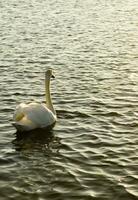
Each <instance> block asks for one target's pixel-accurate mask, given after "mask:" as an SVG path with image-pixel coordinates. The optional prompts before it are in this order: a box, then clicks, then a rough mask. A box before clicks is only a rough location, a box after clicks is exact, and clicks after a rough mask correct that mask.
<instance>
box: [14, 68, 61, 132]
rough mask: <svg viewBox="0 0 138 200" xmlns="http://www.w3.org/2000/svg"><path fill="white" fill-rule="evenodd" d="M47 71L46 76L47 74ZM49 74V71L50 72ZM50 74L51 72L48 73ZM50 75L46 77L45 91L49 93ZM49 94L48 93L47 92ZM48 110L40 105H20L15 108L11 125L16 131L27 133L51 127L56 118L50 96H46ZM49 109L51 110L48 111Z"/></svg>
mask: <svg viewBox="0 0 138 200" xmlns="http://www.w3.org/2000/svg"><path fill="white" fill-rule="evenodd" d="M49 71H50V70H48V72H47V73H48V74H49ZM50 72H51V71H50ZM50 74H52V72H51V73H50ZM50 74H49V76H48V75H47V79H48V80H47V83H48V84H46V87H47V88H46V89H47V91H49V82H50ZM49 93H50V92H49ZM46 96H47V101H48V105H49V108H48V107H46V105H44V104H41V103H36V102H32V103H28V104H25V103H21V104H20V105H18V106H17V108H16V111H15V113H14V116H13V119H14V121H15V123H13V125H14V126H15V128H16V129H17V130H18V131H28V130H33V129H36V128H46V127H48V126H51V125H53V124H54V123H55V122H56V120H57V118H56V112H55V110H54V108H53V105H52V101H51V97H50V94H46ZM50 108H51V109H50Z"/></svg>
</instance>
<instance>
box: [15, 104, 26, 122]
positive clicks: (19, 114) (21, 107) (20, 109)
mask: <svg viewBox="0 0 138 200" xmlns="http://www.w3.org/2000/svg"><path fill="white" fill-rule="evenodd" d="M25 107H26V104H24V103H21V104H19V105H18V106H17V107H16V109H15V112H14V115H13V120H14V121H20V120H21V119H22V118H23V117H24V112H23V110H24V108H25Z"/></svg>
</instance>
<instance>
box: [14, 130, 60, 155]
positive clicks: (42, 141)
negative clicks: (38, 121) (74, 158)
mask: <svg viewBox="0 0 138 200" xmlns="http://www.w3.org/2000/svg"><path fill="white" fill-rule="evenodd" d="M15 136H16V138H15V139H14V140H13V144H14V147H15V149H16V150H17V151H47V152H58V151H59V149H60V146H61V143H60V138H58V137H56V136H55V135H54V132H53V130H47V129H35V130H32V131H28V132H18V131H17V132H16V133H15Z"/></svg>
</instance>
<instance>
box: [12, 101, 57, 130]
mask: <svg viewBox="0 0 138 200" xmlns="http://www.w3.org/2000/svg"><path fill="white" fill-rule="evenodd" d="M15 118H16V119H19V118H20V120H19V121H18V124H21V125H27V126H31V127H32V128H37V127H38V128H42V127H46V126H49V125H51V124H53V123H54V122H55V121H56V117H55V116H54V115H53V113H52V112H51V111H50V110H49V109H48V108H47V107H46V106H44V105H43V104H39V103H35V102H34V103H29V104H20V105H19V106H18V107H17V110H16V112H15ZM16 121H17V120H16Z"/></svg>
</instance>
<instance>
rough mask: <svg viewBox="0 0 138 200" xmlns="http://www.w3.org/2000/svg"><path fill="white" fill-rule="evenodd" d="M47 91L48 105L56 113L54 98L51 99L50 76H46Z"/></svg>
mask: <svg viewBox="0 0 138 200" xmlns="http://www.w3.org/2000/svg"><path fill="white" fill-rule="evenodd" d="M45 90H46V91H45V93H46V105H47V107H48V108H49V110H51V111H52V113H53V114H54V115H56V111H55V110H54V107H53V104H52V99H51V94H50V77H49V76H47V75H46V76H45Z"/></svg>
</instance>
